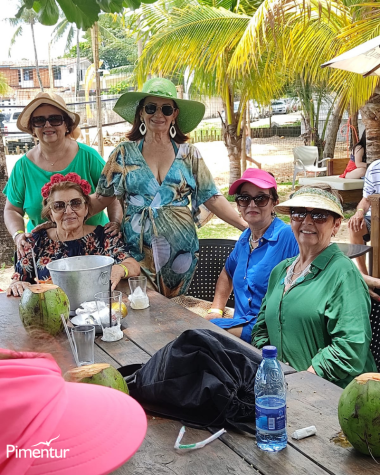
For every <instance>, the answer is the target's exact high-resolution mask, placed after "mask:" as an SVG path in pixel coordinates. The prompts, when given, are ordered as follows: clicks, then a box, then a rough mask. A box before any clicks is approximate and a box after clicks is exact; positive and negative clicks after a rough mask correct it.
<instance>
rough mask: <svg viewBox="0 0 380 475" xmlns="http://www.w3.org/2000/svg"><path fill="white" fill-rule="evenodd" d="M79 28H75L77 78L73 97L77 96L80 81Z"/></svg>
mask: <svg viewBox="0 0 380 475" xmlns="http://www.w3.org/2000/svg"><path fill="white" fill-rule="evenodd" d="M79 32H80V30H79V28H77V80H76V83H75V97H76V99H77V100H78V98H79V83H80V48H79Z"/></svg>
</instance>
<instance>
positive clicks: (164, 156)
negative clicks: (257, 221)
mask: <svg viewBox="0 0 380 475" xmlns="http://www.w3.org/2000/svg"><path fill="white" fill-rule="evenodd" d="M115 111H116V112H117V113H118V114H119V115H121V117H123V118H124V119H126V120H127V121H128V122H130V123H131V124H132V130H131V131H130V133H129V134H128V138H129V140H130V142H124V143H121V144H120V145H119V146H118V147H117V148H116V149H115V150H114V151H113V152H112V154H111V155H110V158H109V159H108V162H107V165H106V166H105V168H104V170H103V172H102V175H101V177H100V180H99V183H98V187H97V190H96V191H97V196H96V198H95V197H93V200H92V205H93V206H94V209H95V212H98V210H100V209H102V208H104V207H105V206H108V205H109V203H110V202H112V200H114V199H115V197H117V198H118V199H120V200H121V201H122V203H123V205H124V220H123V226H122V229H123V233H124V238H125V240H126V242H127V244H128V247H129V252H130V253H131V255H132V256H133V257H134V258H135V259H136V260H137V261H139V263H140V265H141V269H142V272H143V273H144V274H145V275H146V276H147V278H148V281H149V282H150V283H151V285H152V286H153V287H154V288H156V290H158V291H159V292H161V293H162V294H163V295H165V296H167V297H175V296H177V295H181V294H184V293H186V291H187V289H188V286H189V285H190V282H191V279H192V277H193V274H194V272H195V269H196V265H197V260H198V259H197V253H198V248H199V246H198V238H197V234H196V231H195V226H194V223H195V224H196V225H197V226H199V227H200V226H202V224H204V223H205V222H207V221H208V219H210V217H211V216H210V215H211V213H215V214H216V215H217V216H218V217H219V218H221V219H223V220H224V221H226V222H228V223H229V224H232V225H233V226H236V227H237V228H239V229H241V230H243V229H245V227H246V223H245V222H244V221H243V220H242V219H241V218H239V216H238V214H237V213H236V212H235V210H234V209H233V208H232V207H231V205H230V204H229V203H228V201H227V200H226V199H225V198H224V197H223V196H222V195H221V193H220V192H219V191H218V189H217V188H216V186H215V183H214V180H213V178H212V176H211V174H210V171H209V170H208V168H207V166H206V165H205V163H204V161H203V159H202V157H201V155H200V153H199V151H198V150H197V148H196V147H194V146H193V145H190V144H187V143H186V141H187V140H188V137H187V136H186V135H185V134H187V133H189V132H190V131H191V130H193V129H194V128H195V127H196V126H197V125H198V124H199V122H200V121H201V120H202V118H203V115H204V111H205V106H204V105H203V104H202V103H200V102H196V101H190V100H183V99H178V98H177V91H176V88H175V85H174V84H173V83H172V82H171V81H169V80H167V79H163V78H154V79H150V80H149V81H147V82H146V83H145V84H144V86H143V88H142V91H141V92H128V93H126V94H124V95H123V96H121V97H120V99H119V100H118V101H117V103H116V105H115ZM190 202H191V208H190V207H189V204H190ZM203 205H205V206H203Z"/></svg>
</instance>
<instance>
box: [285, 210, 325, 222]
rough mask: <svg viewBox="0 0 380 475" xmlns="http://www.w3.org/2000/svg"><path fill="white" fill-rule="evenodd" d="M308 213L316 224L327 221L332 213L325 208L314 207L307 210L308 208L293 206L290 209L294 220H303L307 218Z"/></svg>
mask: <svg viewBox="0 0 380 475" xmlns="http://www.w3.org/2000/svg"><path fill="white" fill-rule="evenodd" d="M308 214H309V215H310V217H311V219H312V220H313V221H314V223H316V224H323V223H325V222H326V221H327V219H328V217H329V216H330V215H331V213H329V212H328V211H326V210H324V209H312V210H311V211H307V209H306V208H292V209H291V210H290V218H291V220H292V221H297V222H302V221H304V220H305V219H306V216H307V215H308Z"/></svg>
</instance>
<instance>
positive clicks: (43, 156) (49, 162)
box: [38, 142, 69, 167]
mask: <svg viewBox="0 0 380 475" xmlns="http://www.w3.org/2000/svg"><path fill="white" fill-rule="evenodd" d="M38 146H39V147H40V155H41V157H42V158H43V159H44V160H46V161H47V162H48V164H49V165H50V166H51V167H54V165H55V164H56V163H57V162H58V160H59V159H60V157H58V158H57V159H56V160H55V162H51V161H50V160H49V159H48V158H46V157H45V155H44V154H43V153H42V150H41V144H38ZM68 148H69V142H67V144H66V148H65V150H64V152H63V156H65V155H66V152H67V149H68Z"/></svg>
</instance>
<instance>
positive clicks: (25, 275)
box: [7, 173, 140, 296]
mask: <svg viewBox="0 0 380 475" xmlns="http://www.w3.org/2000/svg"><path fill="white" fill-rule="evenodd" d="M90 192H91V185H90V184H89V183H88V182H87V181H86V180H82V179H81V177H80V176H79V175H77V174H76V173H68V174H67V175H66V176H64V175H61V174H59V173H57V174H55V175H53V176H52V177H51V179H50V181H49V182H48V183H46V184H45V185H44V186H43V188H42V190H41V193H42V196H43V203H42V218H43V219H47V220H48V221H51V222H53V223H55V224H56V227H51V228H49V229H42V230H40V231H39V232H36V233H34V234H33V235H32V238H31V240H30V244H31V245H32V246H33V250H34V254H35V258H36V264H37V272H38V278H39V280H47V279H49V277H50V274H49V271H48V269H47V268H46V265H47V264H49V262H51V261H54V260H57V259H62V258H65V257H73V256H81V255H94V254H102V255H106V256H110V257H113V258H114V259H115V262H116V264H115V265H114V266H113V267H112V272H111V281H112V288H113V289H114V288H115V287H116V285H117V284H118V283H119V281H120V280H121V279H125V278H127V277H132V276H136V275H139V274H140V266H139V264H138V263H137V262H136V261H135V259H133V258H132V257H131V256H130V255H129V253H128V249H127V246H126V245H125V244H124V243H123V241H122V240H121V239H120V238H119V237H118V236H110V235H109V234H106V233H105V230H104V227H103V226H100V225H98V226H91V225H89V224H86V223H85V222H86V219H87V217H88V215H89V214H90V211H91V210H90V203H89V202H90V200H89V194H90ZM35 277H36V275H35V272H34V266H33V260H32V252H31V250H29V251H28V252H27V254H26V255H25V257H23V258H21V259H20V260H19V261H18V262H17V263H16V272H15V274H14V276H13V277H12V283H11V285H10V287H9V288H8V290H7V295H14V296H21V295H22V293H23V290H24V288H25V287H27V286H29V285H30V284H32V283H34V282H35Z"/></svg>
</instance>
